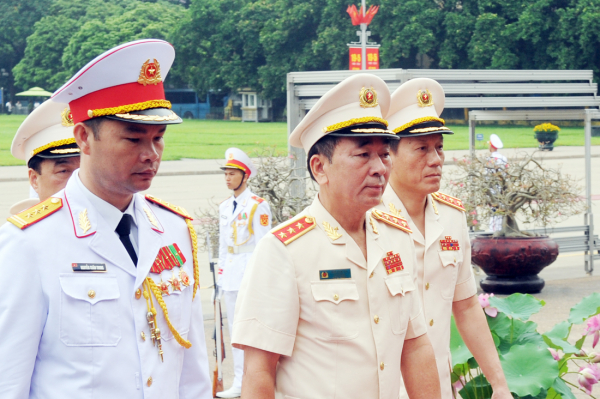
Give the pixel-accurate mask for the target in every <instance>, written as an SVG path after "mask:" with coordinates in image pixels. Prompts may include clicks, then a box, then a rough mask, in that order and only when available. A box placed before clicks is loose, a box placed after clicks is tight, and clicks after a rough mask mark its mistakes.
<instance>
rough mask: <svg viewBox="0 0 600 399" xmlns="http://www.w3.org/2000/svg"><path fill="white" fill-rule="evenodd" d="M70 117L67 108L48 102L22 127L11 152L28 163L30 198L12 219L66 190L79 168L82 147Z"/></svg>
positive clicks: (20, 204)
mask: <svg viewBox="0 0 600 399" xmlns="http://www.w3.org/2000/svg"><path fill="white" fill-rule="evenodd" d="M69 115H70V111H69V107H68V105H67V104H61V103H57V102H54V101H50V100H48V101H45V102H44V103H42V105H40V106H39V107H37V108H36V109H34V110H33V112H31V114H29V115H28V116H27V118H25V120H24V121H23V123H22V124H21V126H19V129H18V130H17V133H16V134H15V138H14V139H13V142H12V146H11V147H10V152H11V154H12V155H13V156H14V157H15V158H17V159H22V160H24V161H25V162H26V163H27V167H28V168H29V169H28V175H29V184H30V198H28V199H25V200H23V201H20V202H18V203H16V204H14V205H13V206H12V207H11V209H10V213H11V214H12V215H14V214H16V213H19V212H21V211H23V210H25V209H27V208H29V207H32V206H33V205H35V204H37V203H38V202H40V201H44V200H46V199H48V198H49V197H50V196H51V195H52V194H54V193H57V192H59V191H60V190H62V189H63V188H65V186H66V185H67V180H69V177H71V174H72V173H73V171H74V170H75V169H77V168H79V147H77V143H75V138H74V137H73V121H72V120H71V119H70V118H69Z"/></svg>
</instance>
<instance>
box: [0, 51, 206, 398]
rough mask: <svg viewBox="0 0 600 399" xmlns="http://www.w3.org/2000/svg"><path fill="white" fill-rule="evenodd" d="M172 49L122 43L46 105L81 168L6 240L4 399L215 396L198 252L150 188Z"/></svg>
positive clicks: (177, 213) (0, 274) (0, 258)
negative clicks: (75, 149) (63, 122)
mask: <svg viewBox="0 0 600 399" xmlns="http://www.w3.org/2000/svg"><path fill="white" fill-rule="evenodd" d="M174 55H175V52H174V50H173V47H172V46H171V45H170V44H169V43H167V42H164V41H161V40H153V39H148V40H139V41H136V42H131V43H126V44H123V45H121V46H119V47H116V48H113V49H112V50H110V51H108V52H106V53H104V54H102V55H100V56H99V57H97V58H96V59H94V60H93V61H91V62H90V63H89V64H88V65H86V66H85V67H84V68H83V69H82V70H81V71H79V72H78V73H77V74H76V75H75V76H74V77H73V78H71V80H69V81H68V82H67V83H66V84H65V85H64V86H63V87H61V88H60V89H59V90H58V91H57V92H56V93H54V95H53V97H52V98H53V100H56V101H57V102H62V103H65V102H68V103H69V107H70V109H71V113H72V117H73V122H74V123H75V126H74V130H73V133H74V137H75V140H76V142H77V144H78V146H79V148H80V149H81V168H80V169H79V170H77V171H76V172H75V173H73V175H72V176H71V178H70V179H69V181H68V183H67V186H66V188H65V189H64V190H62V191H60V192H58V193H56V194H54V195H52V196H51V197H50V198H48V199H47V200H45V201H43V202H41V203H40V204H38V205H36V206H35V207H34V208H31V209H29V210H27V211H25V212H22V213H20V214H18V215H15V216H12V217H11V218H9V220H8V221H9V222H10V223H6V224H5V225H4V226H2V228H0V291H1V292H2V293H3V295H2V296H0V336H1V337H2V340H1V341H0V357H1V358H2V359H3V361H2V362H1V364H0V374H1V375H2V378H1V379H0V392H1V393H2V394H1V396H2V398H3V399H21V398H45V399H52V398H140V399H141V398H145V399H149V398H156V399H165V398H193V399H196V398H202V399H208V398H210V397H211V384H210V380H209V377H208V359H207V355H206V344H205V340H204V328H203V319H202V308H201V303H200V298H199V295H198V292H197V289H198V266H197V254H196V252H197V251H196V248H197V239H196V236H195V232H194V229H193V228H192V226H191V224H190V217H189V215H188V214H187V213H186V212H185V210H183V209H181V208H179V207H177V206H174V205H171V204H169V203H167V202H165V201H162V200H159V199H157V198H154V197H151V196H146V197H144V196H143V195H140V194H138V192H139V191H142V190H146V189H148V188H149V187H150V184H151V182H152V178H153V177H154V176H155V175H156V172H157V170H158V167H159V164H160V159H161V156H162V151H163V148H164V142H163V135H164V134H165V129H166V125H167V124H169V123H178V122H181V119H180V118H179V117H178V116H177V115H175V114H174V113H173V112H172V111H171V110H170V109H169V107H170V104H169V103H168V102H167V101H166V100H165V97H164V90H163V85H162V79H163V78H164V77H166V75H167V73H168V70H169V68H170V66H171V64H172V62H173V59H174Z"/></svg>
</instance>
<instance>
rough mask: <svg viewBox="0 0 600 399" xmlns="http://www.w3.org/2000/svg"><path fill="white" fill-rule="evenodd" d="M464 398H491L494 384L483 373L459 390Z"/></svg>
mask: <svg viewBox="0 0 600 399" xmlns="http://www.w3.org/2000/svg"><path fill="white" fill-rule="evenodd" d="M458 393H459V394H460V396H461V397H462V398H463V399H473V398H477V399H490V398H491V397H492V386H491V385H490V383H489V382H488V381H487V379H486V378H485V377H484V376H483V375H478V376H476V377H475V378H473V379H472V380H471V381H469V382H467V384H466V385H465V386H464V387H463V388H462V389H461V390H460V391H459V392H458Z"/></svg>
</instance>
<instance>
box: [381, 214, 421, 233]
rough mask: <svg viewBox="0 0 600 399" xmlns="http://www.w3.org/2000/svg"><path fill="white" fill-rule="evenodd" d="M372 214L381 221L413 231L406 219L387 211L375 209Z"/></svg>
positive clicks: (408, 231)
mask: <svg viewBox="0 0 600 399" xmlns="http://www.w3.org/2000/svg"><path fill="white" fill-rule="evenodd" d="M371 215H373V217H374V218H375V219H377V220H379V221H380V222H383V223H385V224H388V225H390V226H393V227H395V228H397V229H400V230H402V231H405V232H407V233H412V230H411V229H410V226H409V225H408V222H407V221H406V219H403V218H401V217H399V216H394V215H392V214H390V213H387V212H383V211H380V210H379V209H373V210H372V211H371Z"/></svg>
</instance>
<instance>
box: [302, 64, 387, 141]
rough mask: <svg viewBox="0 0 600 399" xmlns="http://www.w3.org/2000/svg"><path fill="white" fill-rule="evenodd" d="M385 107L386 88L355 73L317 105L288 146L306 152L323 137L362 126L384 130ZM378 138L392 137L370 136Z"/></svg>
mask: <svg viewBox="0 0 600 399" xmlns="http://www.w3.org/2000/svg"><path fill="white" fill-rule="evenodd" d="M369 93H370V94H369ZM375 104H376V105H375ZM389 105H390V91H389V89H388V87H387V84H386V83H385V82H384V81H383V80H382V79H380V78H379V77H377V76H375V75H372V74H369V73H357V74H356V75H352V76H350V77H349V78H346V79H344V80H343V81H341V82H340V83H338V84H337V85H336V86H335V87H334V88H333V89H331V90H329V91H328V92H327V93H325V94H324V95H323V97H321V98H320V99H319V101H317V103H316V104H315V105H314V107H312V108H311V110H310V111H309V112H308V114H306V116H305V117H304V119H302V121H301V122H300V123H299V124H298V126H296V128H295V129H294V131H293V132H292V134H291V135H290V144H291V145H292V146H294V147H298V148H304V150H305V151H306V152H308V151H309V150H310V149H311V147H312V146H313V145H314V144H315V143H316V142H317V141H319V139H321V138H322V137H323V136H325V135H327V134H330V133H334V132H335V131H338V130H341V129H345V128H348V127H352V126H356V125H361V124H365V123H377V124H380V125H382V126H387V122H386V121H385V120H384V119H383V115H385V114H386V113H387V111H388V107H389ZM378 130H381V129H378ZM378 135H379V136H381V135H385V136H391V137H395V136H394V135H393V134H391V132H387V133H383V134H382V133H381V132H379V133H373V134H372V136H378Z"/></svg>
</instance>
